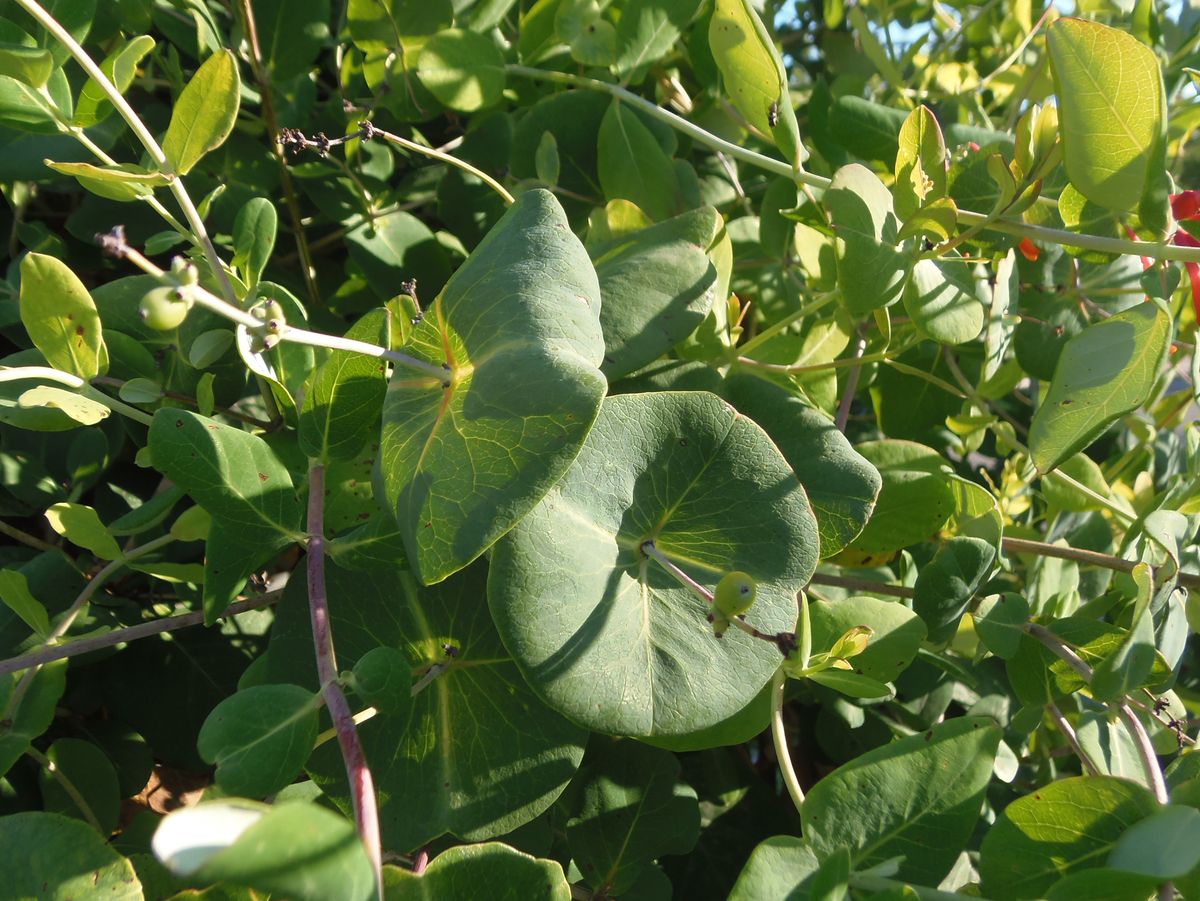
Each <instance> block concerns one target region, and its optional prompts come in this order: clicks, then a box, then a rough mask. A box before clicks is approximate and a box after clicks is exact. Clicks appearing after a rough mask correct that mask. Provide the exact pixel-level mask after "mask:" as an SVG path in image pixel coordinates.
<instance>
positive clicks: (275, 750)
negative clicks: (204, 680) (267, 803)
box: [196, 685, 317, 798]
mask: <svg viewBox="0 0 1200 901" xmlns="http://www.w3.org/2000/svg"><path fill="white" fill-rule="evenodd" d="M315 700H316V699H315V697H314V695H313V693H312V692H311V691H308V690H306V689H303V688H301V687H300V686H299V685H254V686H251V687H250V688H247V689H244V690H242V691H239V692H238V693H237V694H235V695H232V696H231V697H228V698H226V699H225V700H224V701H222V702H221V703H220V704H218V705H217V706H216V707H215V708H214V709H213V712H212V713H210V714H209V715H208V719H206V720H205V721H204V726H203V727H202V728H201V729H200V736H199V738H198V739H197V740H196V747H197V749H198V750H199V751H200V756H201V757H203V758H204V759H205V760H206V761H207V762H208V763H215V764H216V765H217V784H218V785H219V786H220V787H221V788H222V789H223V790H224V791H226V792H227V793H229V794H231V795H242V796H243V797H250V798H261V797H264V796H266V795H270V794H274V793H275V792H277V791H279V790H280V789H282V788H284V787H285V786H287V785H288V784H289V783H290V782H291V781H292V780H293V779H295V778H296V774H297V773H299V772H300V768H301V767H302V766H304V761H306V760H308V755H309V754H310V753H312V748H313V742H314V741H316V738H317V704H316V703H315Z"/></svg>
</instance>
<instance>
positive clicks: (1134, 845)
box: [1108, 804, 1200, 881]
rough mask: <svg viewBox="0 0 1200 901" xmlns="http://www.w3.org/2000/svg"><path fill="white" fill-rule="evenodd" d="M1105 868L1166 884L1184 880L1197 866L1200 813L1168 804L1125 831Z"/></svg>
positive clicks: (1191, 808)
mask: <svg viewBox="0 0 1200 901" xmlns="http://www.w3.org/2000/svg"><path fill="white" fill-rule="evenodd" d="M1108 865H1109V866H1110V867H1112V868H1113V869H1115V870H1125V871H1126V872H1130V873H1141V874H1143V875H1146V876H1153V877H1155V878H1156V879H1159V880H1162V881H1166V880H1168V879H1179V878H1180V877H1182V876H1186V875H1187V874H1188V873H1190V872H1191V871H1192V870H1193V869H1195V867H1196V866H1197V865H1200V810H1196V808H1194V807H1184V806H1182V805H1177V804H1168V805H1167V806H1165V807H1163V808H1162V809H1161V810H1159V811H1158V812H1157V813H1155V814H1152V815H1151V816H1149V817H1147V818H1146V819H1144V820H1139V821H1138V822H1136V823H1134V824H1133V825H1132V826H1130V827H1129V828H1128V829H1127V830H1125V834H1124V835H1122V836H1121V837H1120V838H1119V839H1118V840H1117V843H1116V845H1115V846H1114V847H1113V849H1112V852H1111V853H1110V854H1109V855H1108Z"/></svg>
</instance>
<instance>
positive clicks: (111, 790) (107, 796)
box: [38, 738, 121, 836]
mask: <svg viewBox="0 0 1200 901" xmlns="http://www.w3.org/2000/svg"><path fill="white" fill-rule="evenodd" d="M46 759H47V760H49V761H50V763H51V765H52V766H53V767H54V773H50V772H47V771H46V770H45V769H42V770H40V771H39V772H38V787H39V788H40V789H41V792H42V805H43V807H45V809H46V810H47V811H48V812H50V813H61V814H63V815H64V816H69V817H75V818H76V819H79V820H83V821H84V822H86V823H89V824H92V825H94V826H98V827H99V829H100V832H101V834H102V835H105V836H107V835H109V834H110V833H111V832H112V831H113V830H114V829H116V828H117V818H118V816H119V815H120V812H121V811H120V807H121V790H120V786H119V785H118V782H117V771H116V770H115V769H114V768H113V765H112V762H111V761H110V760H109V759H108V755H106V754H105V753H104V752H103V751H102V750H100V748H98V747H97V746H96V745H94V744H92V743H91V742H90V741H83V740H82V739H78V738H60V739H58V740H57V741H56V742H54V744H52V745H51V746H50V747H49V748H48V749H47V750H46ZM64 779H65V780H69V781H70V783H71V785H72V787H73V788H74V789H75V793H74V794H72V793H71V792H69V791H67V789H66V788H65V787H64V785H63V781H62V780H64ZM80 801H82V802H83V804H85V805H87V810H86V812H85V810H84V808H83V807H82V806H81V805H80ZM93 820H94V821H95V822H94V824H93Z"/></svg>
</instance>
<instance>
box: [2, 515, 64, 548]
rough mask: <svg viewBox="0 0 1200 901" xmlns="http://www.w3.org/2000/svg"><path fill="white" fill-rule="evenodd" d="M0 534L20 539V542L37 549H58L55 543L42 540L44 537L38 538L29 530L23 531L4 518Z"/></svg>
mask: <svg viewBox="0 0 1200 901" xmlns="http://www.w3.org/2000/svg"><path fill="white" fill-rule="evenodd" d="M0 535H7V536H8V537H9V538H11V539H13V540H14V541H19V542H21V544H26V545H28V546H29V547H31V548H33V549H35V550H39V551H53V550H56V548H55V547H54V545H52V544H50V543H49V542H48V541H42V539H40V538H38V537H37V536H35V535H30V534H29V533H28V532H23V531H21V530H20V529H18V528H17V527H16V526H10V525H9V524H8V523H6V522H5V521H4V520H2V519H0Z"/></svg>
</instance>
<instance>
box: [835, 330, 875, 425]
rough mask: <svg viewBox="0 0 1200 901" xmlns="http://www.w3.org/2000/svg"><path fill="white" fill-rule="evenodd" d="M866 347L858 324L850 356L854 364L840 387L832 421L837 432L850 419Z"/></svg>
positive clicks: (864, 336) (864, 337)
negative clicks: (839, 394)
mask: <svg viewBox="0 0 1200 901" xmlns="http://www.w3.org/2000/svg"><path fill="white" fill-rule="evenodd" d="M866 349H867V336H866V335H864V334H863V332H862V326H859V331H858V338H857V339H856V340H855V342H854V353H853V354H851V356H850V358H851V359H852V360H854V364H855V365H853V366H852V367H850V373H849V375H847V376H846V384H845V386H844V387H843V388H842V399H841V400H840V401H838V408H837V418H836V419H834V421H833V422H834V425H835V426H837V430H838V431H839V432H845V431H846V423H848V422H849V421H850V405H851V404H852V403H854V395H855V393H857V391H858V377H859V375H861V374H862V359H863V354H864V353H865V352H866Z"/></svg>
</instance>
